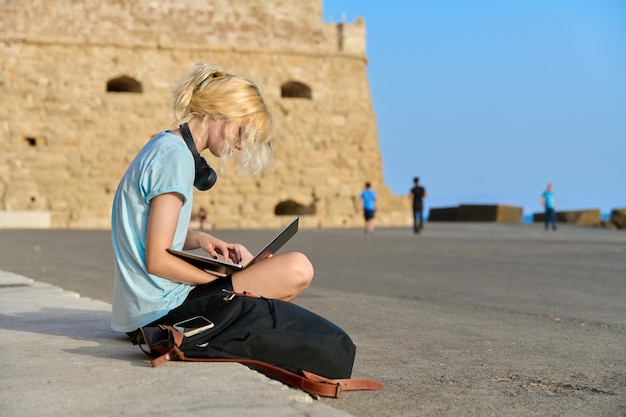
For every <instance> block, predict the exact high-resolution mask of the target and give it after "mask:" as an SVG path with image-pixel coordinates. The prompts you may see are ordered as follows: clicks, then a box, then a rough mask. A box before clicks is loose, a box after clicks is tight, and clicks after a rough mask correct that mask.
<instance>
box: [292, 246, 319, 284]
mask: <svg viewBox="0 0 626 417" xmlns="http://www.w3.org/2000/svg"><path fill="white" fill-rule="evenodd" d="M289 255H290V259H289V264H290V266H291V269H292V272H291V274H290V276H291V277H293V278H292V279H293V284H294V286H295V287H297V288H298V289H300V291H304V290H305V289H306V288H307V287H308V286H309V285H310V284H311V281H312V280H313V275H314V274H315V271H314V269H313V264H312V263H311V261H310V260H309V258H308V257H307V256H306V255H304V254H303V253H300V252H291V253H289Z"/></svg>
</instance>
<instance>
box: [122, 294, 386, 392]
mask: <svg viewBox="0 0 626 417" xmlns="http://www.w3.org/2000/svg"><path fill="white" fill-rule="evenodd" d="M189 303H198V305H197V306H190V307H191V308H190V310H193V311H202V315H203V317H205V318H206V319H208V320H210V321H211V322H213V323H214V326H213V327H212V328H209V329H207V330H204V331H202V332H200V333H198V334H195V335H193V336H185V335H184V334H183V333H182V332H181V331H179V330H177V329H176V328H175V327H174V323H165V324H164V325H161V326H158V327H142V328H140V329H139V331H138V332H136V333H135V337H134V338H133V343H134V344H138V345H140V347H142V350H144V352H146V353H148V354H150V355H152V356H153V357H155V359H154V360H152V362H151V363H152V366H158V365H160V364H161V363H163V362H166V361H169V360H187V361H202V362H218V361H219V362H239V363H242V364H244V365H247V366H249V367H251V368H254V369H257V370H259V371H261V372H263V373H264V374H266V375H268V376H270V377H273V378H276V379H278V380H280V381H282V382H284V383H286V384H288V385H291V386H293V387H296V388H299V389H302V390H304V391H307V392H309V393H311V394H317V395H323V396H330V397H338V396H339V395H340V393H341V390H355V389H380V388H382V384H380V383H378V382H377V381H373V380H369V379H350V376H351V374H352V366H353V363H354V356H355V352H356V347H355V346H354V343H352V340H351V339H350V337H349V336H348V335H347V334H346V332H344V331H343V330H342V329H341V328H339V327H338V326H336V325H335V324H333V323H331V322H330V321H328V320H326V319H325V318H323V317H321V316H319V315H317V314H315V313H313V312H311V311H309V310H307V309H305V308H302V307H300V306H298V305H296V304H293V303H289V302H285V301H281V300H274V299H268V298H264V297H257V296H253V295H250V294H247V293H243V294H240V293H235V292H234V291H231V292H228V293H225V296H219V295H215V296H213V297H203V298H200V299H196V300H193V301H190V302H189ZM142 345H147V346H148V347H149V349H146V348H145V347H143V346H142Z"/></svg>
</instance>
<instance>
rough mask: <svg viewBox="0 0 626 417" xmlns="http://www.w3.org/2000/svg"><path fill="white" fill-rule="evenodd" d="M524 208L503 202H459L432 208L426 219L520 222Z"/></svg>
mask: <svg viewBox="0 0 626 417" xmlns="http://www.w3.org/2000/svg"><path fill="white" fill-rule="evenodd" d="M523 214H524V209H523V208H522V207H516V206H508V205H504V204H461V205H460V206H458V207H444V208H432V209H430V212H429V215H428V221H459V222H498V223H521V221H522V216H523Z"/></svg>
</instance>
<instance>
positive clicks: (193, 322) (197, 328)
mask: <svg viewBox="0 0 626 417" xmlns="http://www.w3.org/2000/svg"><path fill="white" fill-rule="evenodd" d="M213 326H215V325H214V324H213V322H211V321H210V320H208V319H207V318H206V317H202V316H196V317H192V318H190V319H187V320H183V321H181V322H178V323H176V324H175V325H174V328H175V329H176V330H178V331H179V332H181V333H182V334H184V335H185V337H190V336H193V335H195V334H198V333H201V332H203V331H205V330H208V329H210V328H211V327H213Z"/></svg>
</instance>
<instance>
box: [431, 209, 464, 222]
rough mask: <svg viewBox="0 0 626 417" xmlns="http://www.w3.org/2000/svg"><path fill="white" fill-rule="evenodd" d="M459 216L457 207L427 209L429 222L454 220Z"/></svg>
mask: <svg viewBox="0 0 626 417" xmlns="http://www.w3.org/2000/svg"><path fill="white" fill-rule="evenodd" d="M458 217H459V208H458V207H439V208H431V209H430V210H429V211H428V221H429V222H454V221H456V220H457V219H458Z"/></svg>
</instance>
